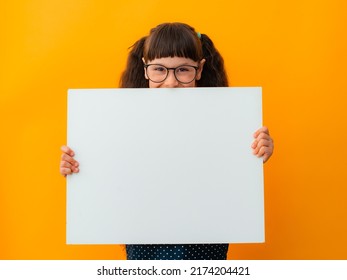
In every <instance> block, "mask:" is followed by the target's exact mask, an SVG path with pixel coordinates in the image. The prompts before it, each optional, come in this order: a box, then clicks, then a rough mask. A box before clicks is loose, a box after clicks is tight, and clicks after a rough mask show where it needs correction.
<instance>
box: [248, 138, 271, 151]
mask: <svg viewBox="0 0 347 280" xmlns="http://www.w3.org/2000/svg"><path fill="white" fill-rule="evenodd" d="M262 147H271V141H270V140H267V139H261V140H260V141H257V143H256V144H255V145H252V148H253V149H254V150H253V154H258V152H259V150H260V149H261V148H262Z"/></svg>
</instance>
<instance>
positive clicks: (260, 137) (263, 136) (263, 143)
mask: <svg viewBox="0 0 347 280" xmlns="http://www.w3.org/2000/svg"><path fill="white" fill-rule="evenodd" d="M253 136H254V138H255V140H254V142H253V144H252V148H253V154H254V155H256V156H257V157H263V162H266V161H267V160H268V159H269V158H270V157H271V155H272V153H273V150H274V143H273V140H272V138H271V137H270V133H269V129H268V128H267V127H265V126H263V127H262V128H260V129H258V130H257V131H256V132H255V133H254V134H253Z"/></svg>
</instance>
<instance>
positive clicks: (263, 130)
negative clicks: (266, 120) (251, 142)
mask: <svg viewBox="0 0 347 280" xmlns="http://www.w3.org/2000/svg"><path fill="white" fill-rule="evenodd" d="M262 132H263V133H265V134H268V135H269V134H270V133H269V129H268V128H267V127H266V126H263V127H261V128H259V129H258V130H257V131H256V132H254V134H253V137H254V138H257V137H258V135H259V134H260V133H262Z"/></svg>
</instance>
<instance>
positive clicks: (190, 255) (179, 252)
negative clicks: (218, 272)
mask: <svg viewBox="0 0 347 280" xmlns="http://www.w3.org/2000/svg"><path fill="white" fill-rule="evenodd" d="M228 247H229V244H179V245H177V244H167V245H126V252H127V259H128V260H226V258H227V252H228Z"/></svg>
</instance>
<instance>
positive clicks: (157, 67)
mask: <svg viewBox="0 0 347 280" xmlns="http://www.w3.org/2000/svg"><path fill="white" fill-rule="evenodd" d="M204 63H205V59H202V60H201V61H200V63H199V62H196V61H194V60H191V59H190V58H185V57H176V56H175V57H162V58H156V59H153V60H151V61H148V62H147V63H146V65H151V66H147V67H145V78H146V79H148V81H149V87H150V88H175V87H177V88H180V87H195V86H196V81H197V80H199V79H200V78H201V73H202V70H203V66H204ZM163 66H164V67H163ZM192 66H193V67H192ZM165 67H166V68H177V69H176V70H171V69H170V70H168V74H167V77H166V79H165V76H166V72H167V69H165ZM195 68H196V69H195ZM174 71H175V72H174ZM175 74H176V76H175ZM176 77H177V78H176ZM163 79H164V80H163ZM154 81H155V82H154Z"/></svg>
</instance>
